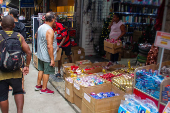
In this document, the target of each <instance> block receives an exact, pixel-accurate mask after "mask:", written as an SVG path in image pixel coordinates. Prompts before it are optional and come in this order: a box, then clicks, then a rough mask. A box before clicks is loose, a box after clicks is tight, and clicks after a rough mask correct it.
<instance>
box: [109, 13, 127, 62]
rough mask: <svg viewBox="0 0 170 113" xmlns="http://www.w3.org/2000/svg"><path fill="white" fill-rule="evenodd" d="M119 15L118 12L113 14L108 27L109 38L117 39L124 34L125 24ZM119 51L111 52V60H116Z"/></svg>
mask: <svg viewBox="0 0 170 113" xmlns="http://www.w3.org/2000/svg"><path fill="white" fill-rule="evenodd" d="M121 18H122V17H121V16H120V14H118V13H115V14H114V15H113V19H112V22H111V23H110V26H109V27H108V28H109V29H111V30H110V34H109V38H110V39H115V40H119V39H120V38H121V37H122V36H123V35H125V34H126V30H125V25H124V23H123V22H122V20H121ZM118 58H119V53H116V54H111V61H112V62H116V61H118Z"/></svg>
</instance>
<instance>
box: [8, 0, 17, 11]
mask: <svg viewBox="0 0 170 113" xmlns="http://www.w3.org/2000/svg"><path fill="white" fill-rule="evenodd" d="M7 8H14V9H17V10H19V0H11V1H10V3H9V4H8V5H7Z"/></svg>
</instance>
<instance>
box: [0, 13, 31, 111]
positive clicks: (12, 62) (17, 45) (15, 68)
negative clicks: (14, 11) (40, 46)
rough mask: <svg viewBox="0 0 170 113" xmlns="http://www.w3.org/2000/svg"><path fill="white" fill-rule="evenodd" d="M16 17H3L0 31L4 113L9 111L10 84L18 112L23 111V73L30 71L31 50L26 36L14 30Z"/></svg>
mask: <svg viewBox="0 0 170 113" xmlns="http://www.w3.org/2000/svg"><path fill="white" fill-rule="evenodd" d="M14 26H15V24H14V19H13V18H12V17H11V16H10V15H7V16H5V17H4V18H3V19H2V28H3V30H2V31H0V109H1V111H2V113H8V106H9V105H8V92H9V85H10V86H11V87H12V88H13V95H14V98H15V102H16V106H17V112H18V113H23V105H24V95H23V94H24V91H23V89H22V73H23V75H27V74H28V73H29V65H30V61H31V55H32V53H31V51H30V48H29V46H28V45H27V43H26V42H25V40H24V37H23V36H22V35H21V34H19V33H17V32H13V28H14ZM23 52H25V53H26V55H27V57H26V65H25V67H24V68H23V70H22V71H23V72H21V70H20V68H21V66H22V63H23V62H22V53H23Z"/></svg>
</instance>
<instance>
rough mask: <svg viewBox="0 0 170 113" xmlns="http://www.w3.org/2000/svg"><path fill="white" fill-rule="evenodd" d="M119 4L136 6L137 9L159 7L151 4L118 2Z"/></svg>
mask: <svg viewBox="0 0 170 113" xmlns="http://www.w3.org/2000/svg"><path fill="white" fill-rule="evenodd" d="M120 4H123V5H130V6H137V7H148V8H159V5H152V4H136V3H130V2H120Z"/></svg>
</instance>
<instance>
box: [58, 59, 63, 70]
mask: <svg viewBox="0 0 170 113" xmlns="http://www.w3.org/2000/svg"><path fill="white" fill-rule="evenodd" d="M61 61H62V56H61V58H60V60H59V61H58V73H60V67H61Z"/></svg>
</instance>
